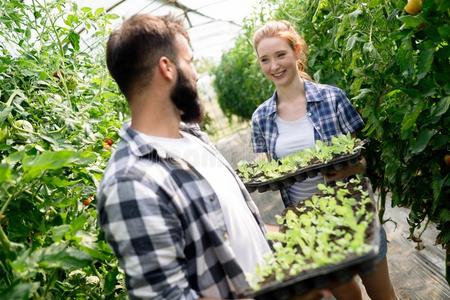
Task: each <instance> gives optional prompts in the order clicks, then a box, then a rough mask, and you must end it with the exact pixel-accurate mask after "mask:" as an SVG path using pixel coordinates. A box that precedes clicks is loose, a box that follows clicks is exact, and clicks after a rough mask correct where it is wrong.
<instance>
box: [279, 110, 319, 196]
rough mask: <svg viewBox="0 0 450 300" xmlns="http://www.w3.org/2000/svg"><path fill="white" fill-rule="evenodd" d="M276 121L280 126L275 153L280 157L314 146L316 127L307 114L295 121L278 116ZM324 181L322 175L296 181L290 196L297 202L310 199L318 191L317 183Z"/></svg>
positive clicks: (289, 190)
mask: <svg viewBox="0 0 450 300" xmlns="http://www.w3.org/2000/svg"><path fill="white" fill-rule="evenodd" d="M275 122H276V124H277V127H278V139H277V141H276V143H275V154H276V156H277V157H278V158H282V157H284V156H286V155H288V154H291V153H294V152H297V151H300V150H303V149H306V148H311V147H314V144H315V140H314V127H313V125H312V122H311V120H310V119H309V118H308V117H307V116H306V115H304V116H302V117H300V118H299V119H297V120H295V121H286V120H283V119H281V118H280V117H279V116H277V118H276V120H275ZM323 182H324V178H323V176H322V175H318V176H316V177H314V178H307V179H306V180H304V181H302V182H296V183H295V184H293V185H291V186H290V187H289V188H288V194H289V198H290V199H291V200H293V201H295V202H299V201H303V200H305V199H308V198H310V197H311V196H312V195H313V194H314V193H316V192H317V184H319V183H323Z"/></svg>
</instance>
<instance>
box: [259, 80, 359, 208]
mask: <svg viewBox="0 0 450 300" xmlns="http://www.w3.org/2000/svg"><path fill="white" fill-rule="evenodd" d="M304 82H305V93H306V102H307V106H306V111H307V116H308V118H309V119H310V120H311V123H312V124H313V127H314V138H315V140H322V141H329V140H331V138H332V137H333V136H335V135H340V134H347V133H354V132H356V131H358V130H359V129H361V128H362V127H364V122H363V120H362V118H361V116H360V115H359V114H358V112H357V111H356V110H355V108H354V107H353V105H352V104H351V103H350V101H349V100H348V98H347V96H346V95H345V93H344V92H343V91H342V90H341V89H339V88H337V87H334V86H330V85H325V84H319V83H314V82H311V81H308V80H304ZM276 115H277V93H276V91H275V93H274V94H273V95H272V97H270V98H269V99H268V100H266V101H265V102H264V103H263V104H261V105H260V106H259V107H258V108H257V109H256V111H255V112H254V113H253V116H252V145H253V152H255V153H268V154H269V156H270V157H271V158H273V159H277V156H276V154H275V144H276V142H277V138H278V128H277V124H276ZM280 191H281V197H282V199H283V202H284V204H285V205H288V204H290V203H291V201H290V200H289V196H288V193H287V191H286V190H285V189H282V188H281V189H280Z"/></svg>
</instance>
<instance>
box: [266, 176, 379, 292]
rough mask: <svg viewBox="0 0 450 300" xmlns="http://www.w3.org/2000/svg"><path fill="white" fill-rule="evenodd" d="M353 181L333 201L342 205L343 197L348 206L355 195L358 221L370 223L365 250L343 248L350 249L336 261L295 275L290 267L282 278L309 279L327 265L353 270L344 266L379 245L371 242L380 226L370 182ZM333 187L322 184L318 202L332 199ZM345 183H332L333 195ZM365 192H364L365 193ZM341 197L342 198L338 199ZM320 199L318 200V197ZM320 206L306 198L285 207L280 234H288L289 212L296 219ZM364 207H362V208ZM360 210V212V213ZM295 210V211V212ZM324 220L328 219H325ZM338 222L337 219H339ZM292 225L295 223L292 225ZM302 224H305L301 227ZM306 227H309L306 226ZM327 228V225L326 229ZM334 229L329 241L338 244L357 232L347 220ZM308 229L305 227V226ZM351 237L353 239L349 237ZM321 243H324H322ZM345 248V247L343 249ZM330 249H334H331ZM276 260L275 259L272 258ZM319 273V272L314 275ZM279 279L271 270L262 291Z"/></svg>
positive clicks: (355, 209)
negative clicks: (312, 203) (344, 193)
mask: <svg viewBox="0 0 450 300" xmlns="http://www.w3.org/2000/svg"><path fill="white" fill-rule="evenodd" d="M352 181H353V183H352V182H350V183H347V184H346V186H345V189H346V190H347V191H348V194H347V195H345V197H344V198H342V197H335V198H334V201H335V202H336V206H343V205H344V203H343V201H345V202H346V203H347V204H346V205H347V207H349V206H348V201H349V200H348V199H350V198H352V199H353V200H352V201H354V202H355V203H354V204H353V205H351V210H352V212H353V216H357V215H358V214H359V216H358V217H355V220H356V223H357V224H361V222H362V221H365V222H368V225H367V227H366V228H365V230H364V232H363V236H364V244H366V245H367V247H366V248H364V249H366V250H364V252H362V253H355V252H351V251H348V249H347V250H345V251H348V252H342V253H344V254H345V253H347V254H346V255H345V256H344V258H343V259H341V260H339V261H336V262H333V263H328V264H322V265H321V264H316V267H312V268H311V267H310V268H308V267H306V268H305V269H303V270H301V271H300V272H298V273H297V274H295V275H292V274H291V273H290V271H291V268H287V269H284V270H283V276H282V280H281V281H282V282H286V281H290V280H293V279H295V278H298V277H302V278H304V279H305V280H306V279H310V278H312V277H314V276H316V275H317V270H318V269H321V270H322V271H321V272H320V274H321V276H323V275H324V273H326V269H327V268H329V269H330V270H331V269H332V270H334V271H335V272H336V271H340V272H341V273H342V271H344V273H342V274H345V271H348V272H353V271H352V270H351V269H348V270H345V266H346V265H348V263H349V262H351V261H352V260H357V259H358V258H361V257H364V255H366V254H367V253H368V252H370V249H373V248H374V247H377V246H378V245H372V241H373V240H374V235H375V230H378V228H375V218H376V209H375V204H374V202H373V199H372V198H371V195H370V194H369V193H368V192H367V191H368V187H367V182H365V181H363V182H359V181H357V180H352ZM337 184H342V183H337ZM358 186H359V188H362V191H363V192H361V191H360V190H358V188H357V187H358ZM330 188H332V187H326V189H325V190H324V189H323V188H322V189H321V192H320V193H319V194H317V197H318V198H316V202H315V203H319V201H327V199H329V196H330ZM341 188H342V187H339V186H336V187H333V188H332V189H333V190H334V195H337V190H338V189H341ZM363 193H364V194H363ZM338 198H341V199H342V200H340V199H338ZM317 199H318V200H317ZM317 209H318V207H317V206H315V205H312V206H311V205H310V204H308V202H307V201H305V202H301V203H299V204H298V205H297V206H295V207H289V208H287V209H285V210H284V211H283V213H282V216H281V219H283V218H284V223H283V224H281V229H280V232H281V234H286V232H287V231H288V230H290V229H289V226H287V225H286V216H287V215H288V214H291V220H292V219H293V217H292V216H293V215H294V216H296V217H299V216H301V215H306V214H308V213H315V214H322V215H323V214H326V213H325V212H322V211H317ZM361 209H363V210H362V211H361ZM358 211H359V213H358ZM364 211H365V213H364V214H362V213H361V212H364ZM292 213H293V214H292ZM368 214H371V215H372V216H371V218H370V220H368V218H367V217H368ZM330 218H332V216H331V215H326V218H325V219H326V220H328V219H330ZM324 224H325V223H324ZM336 224H338V223H336ZM321 226H322V224H313V225H312V227H315V228H316V230H317V232H319V231H320V228H321ZM322 227H323V228H325V230H328V229H329V227H328V225H327V226H322ZM290 228H292V226H291V227H290ZM302 228H303V227H302ZM305 228H306V227H305ZM327 228H328V229H327ZM334 229H335V231H333V233H332V234H330V235H329V236H328V243H330V244H331V243H334V244H335V245H337V244H338V243H339V241H338V240H339V239H343V238H344V237H345V235H346V234H350V235H352V237H353V234H354V233H355V231H354V230H353V229H352V228H350V227H349V226H348V225H347V224H346V223H345V222H344V220H342V222H340V223H339V224H338V225H336V226H335V227H334ZM305 230H306V229H305ZM339 231H340V233H339V235H336V234H335V232H339ZM350 240H351V239H350ZM288 243H290V241H288ZM315 243H317V241H315ZM281 245H282V246H283V247H285V246H286V245H287V244H286V241H283V242H281ZM322 246H323V245H322ZM322 246H321V247H322ZM315 247H319V245H318V244H315ZM291 248H293V249H295V250H296V253H298V254H299V255H301V256H304V254H305V253H306V252H305V251H307V252H311V250H312V251H316V250H317V249H311V248H314V247H310V249H309V250H308V249H306V248H305V249H302V247H301V246H300V245H299V244H297V245H294V246H292V247H291ZM341 250H343V249H341ZM330 253H331V252H330ZM328 258H330V256H328ZM312 262H313V260H312V259H307V260H305V264H306V265H307V264H308V263H312ZM272 263H273V262H272ZM340 265H342V266H343V267H342V268H343V269H340ZM314 274H316V275H314ZM330 280H331V281H333V280H335V278H334V279H333V278H330ZM281 281H280V280H277V278H276V275H275V273H272V274H271V275H269V276H266V277H264V278H263V280H262V281H260V282H259V287H260V288H261V289H259V291H263V290H264V289H266V288H270V287H273V286H274V285H279V284H280V283H281Z"/></svg>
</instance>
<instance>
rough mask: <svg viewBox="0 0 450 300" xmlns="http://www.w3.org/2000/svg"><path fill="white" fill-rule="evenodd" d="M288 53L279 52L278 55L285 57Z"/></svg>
mask: <svg viewBox="0 0 450 300" xmlns="http://www.w3.org/2000/svg"><path fill="white" fill-rule="evenodd" d="M285 54H286V53H280V54H278V57H284V56H285Z"/></svg>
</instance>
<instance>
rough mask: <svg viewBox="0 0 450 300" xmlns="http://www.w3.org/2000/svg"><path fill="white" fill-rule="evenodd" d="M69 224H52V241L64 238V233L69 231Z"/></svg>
mask: <svg viewBox="0 0 450 300" xmlns="http://www.w3.org/2000/svg"><path fill="white" fill-rule="evenodd" d="M69 230H70V226H69V225H67V224H64V225H60V226H54V227H52V228H51V230H50V232H51V235H52V239H53V241H54V242H59V241H61V240H62V239H63V238H64V235H65V234H66V233H67V232H69Z"/></svg>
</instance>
